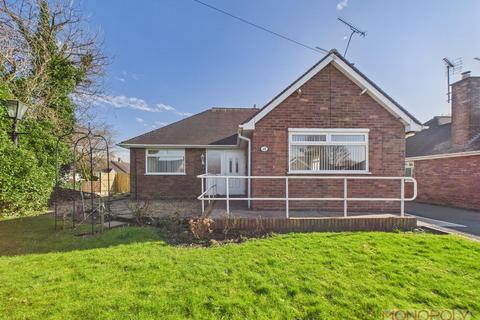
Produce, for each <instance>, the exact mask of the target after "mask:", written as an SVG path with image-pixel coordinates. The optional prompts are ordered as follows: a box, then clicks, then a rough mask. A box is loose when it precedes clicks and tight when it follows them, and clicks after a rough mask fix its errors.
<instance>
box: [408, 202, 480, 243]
mask: <svg viewBox="0 0 480 320" xmlns="http://www.w3.org/2000/svg"><path fill="white" fill-rule="evenodd" d="M405 212H406V213H408V214H410V215H413V216H416V217H417V219H418V220H419V221H423V222H426V223H430V224H435V225H437V226H440V227H445V228H448V229H454V230H457V231H460V232H464V233H469V234H473V235H476V236H480V211H474V210H467V209H460V208H451V207H444V206H437V205H432V204H425V203H418V202H406V203H405Z"/></svg>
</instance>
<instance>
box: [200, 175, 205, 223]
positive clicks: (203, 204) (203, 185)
mask: <svg viewBox="0 0 480 320" xmlns="http://www.w3.org/2000/svg"><path fill="white" fill-rule="evenodd" d="M200 180H202V193H201V195H202V214H203V213H205V201H204V200H203V198H204V197H205V195H204V194H203V193H204V192H205V182H204V181H203V177H201V178H200Z"/></svg>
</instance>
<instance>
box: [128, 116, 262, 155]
mask: <svg viewBox="0 0 480 320" xmlns="http://www.w3.org/2000/svg"><path fill="white" fill-rule="evenodd" d="M257 112H258V109H255V108H212V109H209V110H206V111H204V112H201V113H198V114H196V115H193V116H191V117H188V118H186V119H183V120H180V121H177V122H175V123H172V124H169V125H167V126H165V127H162V128H159V129H156V130H153V131H150V132H147V133H145V134H142V135H140V136H138V137H135V138H132V139H129V140H126V141H123V142H122V143H120V145H122V144H139V145H142V144H157V145H158V144H173V145H202V146H204V145H236V144H237V131H238V125H239V124H241V123H242V122H243V121H245V119H247V118H249V117H250V116H252V115H253V114H255V113H257Z"/></svg>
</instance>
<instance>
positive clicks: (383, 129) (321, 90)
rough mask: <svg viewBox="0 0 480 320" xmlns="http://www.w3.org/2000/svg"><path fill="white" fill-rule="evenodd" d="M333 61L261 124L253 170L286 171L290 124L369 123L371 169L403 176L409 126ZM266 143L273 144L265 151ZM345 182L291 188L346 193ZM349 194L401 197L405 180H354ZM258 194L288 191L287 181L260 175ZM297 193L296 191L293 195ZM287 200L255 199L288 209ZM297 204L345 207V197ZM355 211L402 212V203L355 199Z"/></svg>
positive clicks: (309, 183)
mask: <svg viewBox="0 0 480 320" xmlns="http://www.w3.org/2000/svg"><path fill="white" fill-rule="evenodd" d="M361 91H362V89H361V88H359V87H358V86H357V85H355V84H354V83H353V82H352V81H350V80H349V79H348V78H347V77H346V76H344V75H343V74H342V73H341V72H340V71H338V69H336V68H335V67H334V66H332V65H329V66H327V67H326V68H325V69H323V70H322V71H321V72H319V73H318V74H317V75H315V76H314V77H313V78H312V79H310V81H308V82H307V83H305V84H304V85H303V86H302V88H301V94H300V95H299V94H297V93H294V94H292V95H291V96H290V97H288V98H287V99H286V100H285V101H283V102H282V103H281V104H280V105H279V106H277V107H276V108H275V109H274V110H273V111H272V112H270V113H269V114H268V115H267V116H266V117H265V118H263V119H262V120H261V121H260V122H258V123H257V124H256V125H255V131H254V133H253V136H252V174H253V175H286V174H287V171H288V128H369V129H370V133H369V169H370V172H371V173H372V175H374V176H403V172H404V157H405V129H404V126H403V124H402V123H401V122H400V121H399V120H397V119H396V118H395V117H393V116H392V115H391V114H390V113H389V112H388V111H386V110H385V109H384V108H383V107H382V106H380V105H379V104H378V103H377V102H375V101H374V100H373V99H372V98H371V97H370V96H369V95H368V94H363V95H360V93H361ZM261 146H268V148H269V149H268V151H267V152H261V151H260V148H261ZM342 186H343V181H336V182H335V181H332V180H328V181H327V180H315V181H313V180H300V181H295V182H291V184H290V187H289V191H290V193H291V194H298V195H299V196H303V197H307V196H312V197H313V196H318V195H320V196H322V197H328V196H330V195H336V196H343V192H342V190H343V189H342ZM351 187H352V191H351V193H350V194H349V196H356V195H358V196H361V195H369V196H370V197H372V196H375V195H376V194H380V195H381V196H383V197H399V194H400V183H399V182H386V181H385V182H373V181H369V182H363V183H362V182H360V181H359V180H357V181H356V182H351ZM252 191H253V195H254V196H256V197H260V196H284V194H285V183H284V182H283V181H281V182H279V181H268V180H254V181H253V183H252ZM292 196H293V195H292ZM284 205H285V204H284V203H283V202H265V201H255V202H254V204H253V206H254V208H256V209H267V208H272V209H273V208H284ZM290 206H291V208H292V209H295V208H302V209H309V208H311V209H320V210H335V211H337V210H343V203H341V202H337V203H334V202H319V203H312V202H292V203H291V204H290ZM349 210H352V211H376V212H398V211H399V203H398V202H397V203H384V202H361V203H353V202H352V203H349Z"/></svg>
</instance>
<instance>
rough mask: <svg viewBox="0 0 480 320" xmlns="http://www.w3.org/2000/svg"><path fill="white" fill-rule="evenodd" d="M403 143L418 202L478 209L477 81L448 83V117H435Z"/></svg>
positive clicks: (479, 105)
mask: <svg viewBox="0 0 480 320" xmlns="http://www.w3.org/2000/svg"><path fill="white" fill-rule="evenodd" d="M425 125H426V126H428V129H427V130H424V131H422V132H419V133H417V134H415V135H414V136H412V137H409V138H408V139H407V158H406V159H405V160H406V171H407V174H409V175H411V176H413V177H414V178H415V179H416V180H417V182H418V196H417V201H419V202H425V203H432V204H438V205H447V206H454V207H461V208H467V209H476V210H480V77H472V76H470V73H469V72H465V73H463V74H462V79H461V80H460V81H458V82H456V83H454V84H452V116H437V117H434V118H433V119H431V120H429V121H427V122H426V123H425Z"/></svg>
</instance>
